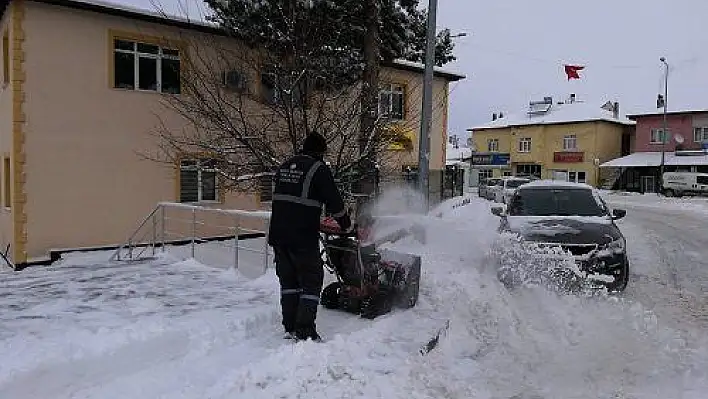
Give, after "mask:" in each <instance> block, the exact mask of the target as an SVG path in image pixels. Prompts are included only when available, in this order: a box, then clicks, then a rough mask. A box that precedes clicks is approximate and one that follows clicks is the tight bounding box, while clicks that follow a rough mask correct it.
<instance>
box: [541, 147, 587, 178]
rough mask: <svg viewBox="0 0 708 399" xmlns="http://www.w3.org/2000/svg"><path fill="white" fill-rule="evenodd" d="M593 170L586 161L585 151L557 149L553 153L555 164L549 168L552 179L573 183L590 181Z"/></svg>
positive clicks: (549, 176) (549, 175)
mask: <svg viewBox="0 0 708 399" xmlns="http://www.w3.org/2000/svg"><path fill="white" fill-rule="evenodd" d="M590 175H591V170H589V167H588V165H587V164H586V163H585V153H584V152H579V151H575V152H570V151H557V152H554V153H553V165H552V166H551V168H549V170H548V178H549V179H551V180H559V181H567V182H573V183H588V182H589V181H590V179H589V178H590Z"/></svg>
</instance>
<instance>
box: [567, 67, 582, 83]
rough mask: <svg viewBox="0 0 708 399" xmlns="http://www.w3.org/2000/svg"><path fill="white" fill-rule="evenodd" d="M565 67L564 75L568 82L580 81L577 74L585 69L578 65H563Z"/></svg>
mask: <svg viewBox="0 0 708 399" xmlns="http://www.w3.org/2000/svg"><path fill="white" fill-rule="evenodd" d="M564 67H565V74H566V75H568V80H570V79H580V75H579V74H578V71H582V70H583V69H585V67H584V66H580V65H564Z"/></svg>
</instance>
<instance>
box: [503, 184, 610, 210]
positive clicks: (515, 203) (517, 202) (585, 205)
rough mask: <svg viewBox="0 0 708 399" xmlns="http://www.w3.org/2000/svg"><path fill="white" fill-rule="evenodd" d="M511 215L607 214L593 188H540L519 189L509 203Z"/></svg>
mask: <svg viewBox="0 0 708 399" xmlns="http://www.w3.org/2000/svg"><path fill="white" fill-rule="evenodd" d="M508 212H509V215H510V216H605V215H607V211H606V210H605V208H604V207H603V206H602V205H601V204H600V203H598V201H597V200H596V199H595V196H593V193H592V191H591V190H588V189H582V188H580V189H578V188H552V189H551V188H540V189H536V188H533V189H523V190H519V191H518V192H517V194H516V195H515V196H514V198H512V200H511V203H510V204H509V210H508Z"/></svg>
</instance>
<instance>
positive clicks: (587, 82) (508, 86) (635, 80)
mask: <svg viewBox="0 0 708 399" xmlns="http://www.w3.org/2000/svg"><path fill="white" fill-rule="evenodd" d="M111 1H113V2H118V1H119V2H121V3H124V4H130V5H135V6H140V7H144V8H147V9H154V8H155V4H156V2H159V4H162V5H164V6H165V8H166V9H169V8H173V9H174V8H175V4H177V3H178V2H180V1H181V2H182V3H184V2H185V1H187V0H111ZM189 1H190V2H191V4H190V5H189V13H190V14H194V13H198V12H199V10H200V9H201V10H202V11H203V6H200V5H199V4H201V3H202V2H201V1H199V0H189ZM421 4H422V5H424V6H426V7H427V2H426V0H421ZM437 25H438V28H439V29H442V28H444V27H449V28H450V29H451V30H452V31H453V33H459V32H466V33H467V36H466V37H461V38H457V39H455V41H456V50H455V54H456V56H457V57H458V60H457V61H455V62H453V63H450V64H448V65H447V66H446V68H447V69H450V70H452V71H455V72H460V73H462V74H464V75H467V79H465V80H463V81H461V82H458V83H454V84H453V85H452V86H451V95H450V119H449V123H450V129H449V130H450V133H451V134H455V133H458V134H462V135H465V130H466V129H468V128H470V127H473V126H475V125H478V124H482V123H485V122H487V121H489V120H491V114H492V113H493V112H498V111H503V112H505V113H507V114H508V113H517V112H523V111H524V108H525V106H526V104H527V103H528V102H529V101H531V100H536V99H542V98H543V97H544V96H548V95H550V96H553V97H554V100H555V99H558V100H562V99H564V98H566V97H567V96H568V94H569V93H576V95H577V96H578V98H579V99H582V100H586V101H593V102H596V103H598V107H599V106H600V105H602V103H604V102H605V101H607V100H613V101H619V102H620V109H621V112H622V113H623V114H625V113H635V112H647V111H649V112H652V111H655V110H656V95H657V94H658V93H659V91H660V90H661V91H662V92H663V84H662V82H663V64H662V63H661V62H660V61H659V58H660V57H662V56H664V57H666V58H667V61H668V63H669V64H670V65H671V69H670V74H669V85H668V87H669V95H668V107H669V110H679V109H700V108H708V0H672V1H666V0H585V1H574V0H536V1H530V0H439V4H438V23H437ZM565 63H569V64H580V65H585V67H586V68H585V70H584V71H581V77H582V79H581V80H579V81H577V80H572V81H570V82H569V81H567V79H566V76H565V73H564V72H563V64H565Z"/></svg>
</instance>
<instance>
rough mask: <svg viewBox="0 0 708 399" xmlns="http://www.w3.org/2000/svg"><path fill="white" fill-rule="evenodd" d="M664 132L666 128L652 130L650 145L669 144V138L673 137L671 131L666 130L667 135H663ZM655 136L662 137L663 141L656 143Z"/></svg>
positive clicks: (650, 132)
mask: <svg viewBox="0 0 708 399" xmlns="http://www.w3.org/2000/svg"><path fill="white" fill-rule="evenodd" d="M662 132H664V128H661V127H655V128H652V129H651V130H650V131H649V144H666V143H667V142H668V140H667V138H668V137H669V136H670V135H671V129H666V132H665V133H662ZM655 134H658V135H662V136H663V137H662V139H663V141H654V135H655Z"/></svg>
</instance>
